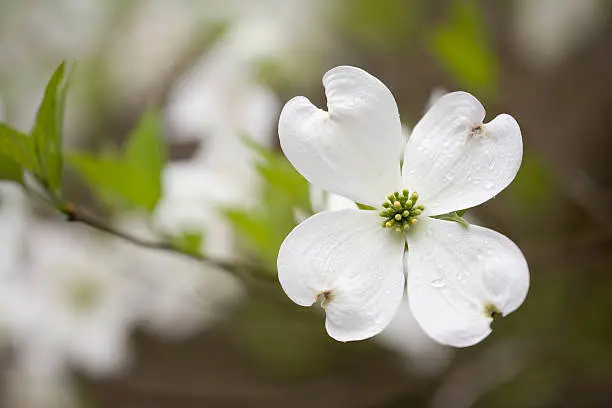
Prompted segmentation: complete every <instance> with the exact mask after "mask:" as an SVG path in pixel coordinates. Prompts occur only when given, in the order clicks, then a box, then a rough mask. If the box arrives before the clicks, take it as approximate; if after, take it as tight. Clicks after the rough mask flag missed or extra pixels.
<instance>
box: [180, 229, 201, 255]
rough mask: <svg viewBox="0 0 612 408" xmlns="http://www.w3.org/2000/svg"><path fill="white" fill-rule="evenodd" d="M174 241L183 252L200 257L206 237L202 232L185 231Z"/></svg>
mask: <svg viewBox="0 0 612 408" xmlns="http://www.w3.org/2000/svg"><path fill="white" fill-rule="evenodd" d="M172 241H173V243H174V245H175V246H176V247H177V248H178V249H180V250H181V251H184V252H187V253H189V254H194V255H200V254H201V253H202V244H203V243H204V235H203V234H202V232H201V231H183V232H181V233H180V234H178V235H175V236H173V237H172Z"/></svg>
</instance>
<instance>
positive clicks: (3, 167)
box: [0, 153, 23, 183]
mask: <svg viewBox="0 0 612 408" xmlns="http://www.w3.org/2000/svg"><path fill="white" fill-rule="evenodd" d="M0 180H10V181H16V182H18V183H22V182H23V170H22V169H21V166H20V165H19V164H17V163H16V162H15V161H14V160H13V159H11V158H9V157H8V156H6V155H4V154H2V153H0Z"/></svg>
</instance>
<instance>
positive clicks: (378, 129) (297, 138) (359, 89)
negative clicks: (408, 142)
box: [278, 66, 402, 206]
mask: <svg viewBox="0 0 612 408" xmlns="http://www.w3.org/2000/svg"><path fill="white" fill-rule="evenodd" d="M323 86H324V87H325V94H326V95H327V107H328V111H327V112H326V111H324V110H322V109H318V108H317V107H316V106H314V105H313V104H312V103H311V102H310V101H309V100H308V99H307V98H305V97H303V96H298V97H295V98H293V99H292V100H290V101H289V102H287V104H286V105H285V107H284V108H283V111H282V113H281V116H280V120H279V123H278V134H279V137H280V142H281V146H282V148H283V151H284V152H285V155H286V156H287V158H288V159H289V161H291V163H292V164H293V165H294V166H295V168H296V169H297V170H298V171H299V172H300V173H301V174H302V175H303V176H304V177H305V178H306V179H307V180H308V181H310V182H311V183H312V184H314V185H315V186H317V187H319V188H322V189H323V190H327V191H331V192H333V193H336V194H340V195H342V196H344V197H348V198H350V199H352V200H353V201H357V202H360V203H363V204H369V205H372V206H379V205H380V204H381V203H382V202H383V201H385V197H386V196H388V195H389V194H391V193H393V192H394V191H398V190H399V189H401V177H400V170H399V160H398V152H400V151H401V148H402V135H401V124H400V120H399V113H398V111H397V105H396V103H395V99H393V95H391V92H390V91H389V89H387V87H386V86H385V85H384V84H383V83H382V82H380V81H379V80H378V79H376V78H375V77H373V76H372V75H370V74H368V73H367V72H365V71H363V70H361V69H359V68H354V67H346V66H342V67H336V68H334V69H332V70H330V71H328V72H327V73H326V74H325V76H324V77H323Z"/></svg>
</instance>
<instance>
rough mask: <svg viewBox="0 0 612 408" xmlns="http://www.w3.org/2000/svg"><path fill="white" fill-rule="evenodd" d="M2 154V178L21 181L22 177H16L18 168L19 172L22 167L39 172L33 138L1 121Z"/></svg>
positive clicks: (34, 172)
mask: <svg viewBox="0 0 612 408" xmlns="http://www.w3.org/2000/svg"><path fill="white" fill-rule="evenodd" d="M0 154H1V155H0V159H1V160H2V173H0V174H1V177H2V180H14V181H18V182H21V181H22V178H21V177H15V172H16V171H17V169H19V173H21V170H22V169H26V170H29V171H30V172H32V173H33V174H39V170H38V163H37V162H36V157H35V155H34V146H33V143H32V139H30V138H29V137H28V136H27V135H24V134H23V133H21V132H19V131H17V130H15V129H12V128H10V127H9V126H7V125H5V124H2V123H0Z"/></svg>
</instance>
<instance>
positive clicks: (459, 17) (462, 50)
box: [429, 0, 499, 93]
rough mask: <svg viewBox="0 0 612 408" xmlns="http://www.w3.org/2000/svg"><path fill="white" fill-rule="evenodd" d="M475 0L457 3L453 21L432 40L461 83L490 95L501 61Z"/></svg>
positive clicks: (435, 32) (435, 48)
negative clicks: (492, 46)
mask: <svg viewBox="0 0 612 408" xmlns="http://www.w3.org/2000/svg"><path fill="white" fill-rule="evenodd" d="M487 37H488V33H487V31H486V29H485V23H484V18H483V16H482V15H481V12H480V9H479V7H478V3H477V2H476V1H475V0H454V1H453V3H452V7H451V15H450V20H449V21H448V22H447V23H446V24H445V25H442V26H440V27H438V28H437V29H436V30H434V32H433V34H432V35H431V36H430V38H429V42H430V46H431V49H432V52H433V53H434V55H435V56H436V57H437V58H438V59H439V60H440V62H441V63H442V64H443V66H444V67H445V68H446V69H447V70H448V71H449V73H450V74H451V75H452V76H453V77H454V78H455V80H456V81H458V82H459V84H461V85H463V86H465V87H467V88H470V89H476V90H478V91H480V92H484V93H489V92H491V91H493V90H494V89H495V87H496V85H497V80H498V75H499V74H498V72H499V62H498V60H497V56H496V54H495V52H494V51H493V49H492V48H491V46H490V44H489V42H488V41H487Z"/></svg>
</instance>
